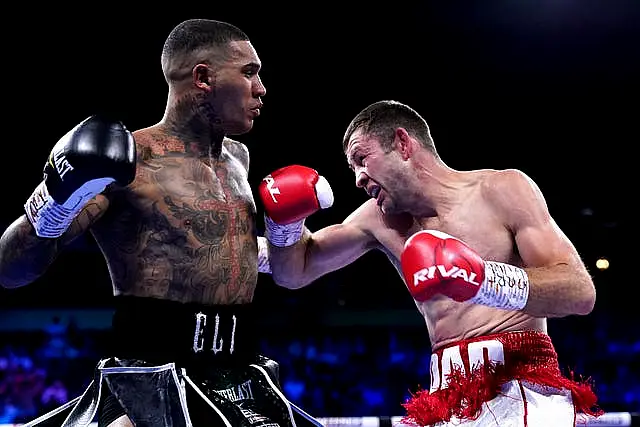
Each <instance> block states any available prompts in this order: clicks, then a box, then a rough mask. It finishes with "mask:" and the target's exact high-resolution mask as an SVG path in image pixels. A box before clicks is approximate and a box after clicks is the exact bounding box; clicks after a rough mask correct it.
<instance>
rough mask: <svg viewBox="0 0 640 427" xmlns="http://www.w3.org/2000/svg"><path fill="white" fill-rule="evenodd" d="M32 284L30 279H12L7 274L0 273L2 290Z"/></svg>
mask: <svg viewBox="0 0 640 427" xmlns="http://www.w3.org/2000/svg"><path fill="white" fill-rule="evenodd" d="M31 282H33V280H32V279H30V278H28V277H14V276H10V275H7V274H4V272H3V271H0V286H2V287H3V288H4V289H15V288H19V287H22V286H25V285H28V284H30V283H31Z"/></svg>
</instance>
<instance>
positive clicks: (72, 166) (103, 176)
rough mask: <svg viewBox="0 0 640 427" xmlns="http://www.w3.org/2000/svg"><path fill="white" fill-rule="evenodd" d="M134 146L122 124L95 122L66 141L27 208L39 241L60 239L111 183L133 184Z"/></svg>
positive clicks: (47, 166)
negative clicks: (88, 203)
mask: <svg viewBox="0 0 640 427" xmlns="http://www.w3.org/2000/svg"><path fill="white" fill-rule="evenodd" d="M135 172H136V145H135V141H134V139H133V135H132V134H131V132H129V131H128V130H127V128H126V127H125V126H124V125H123V124H122V123H121V122H119V121H114V120H111V119H107V118H105V117H101V116H96V115H94V116H91V117H89V118H87V119H85V120H84V121H82V122H80V124H78V125H77V126H75V127H74V128H73V129H71V130H70V131H69V132H68V133H67V134H66V135H64V136H63V137H62V138H61V139H60V140H59V141H58V142H57V143H56V145H55V146H54V147H53V150H51V154H49V159H48V160H47V162H46V163H45V166H44V179H43V180H42V182H41V183H40V185H38V186H37V187H36V189H35V190H34V192H33V194H31V196H30V197H29V199H28V200H27V202H26V203H25V205H24V209H25V211H26V214H27V218H29V221H30V222H31V224H32V225H33V228H34V229H35V231H36V234H37V235H38V236H40V237H50V238H55V237H59V236H60V235H62V234H63V233H64V232H65V231H66V229H67V228H68V227H69V225H71V222H72V221H73V219H74V218H75V217H76V215H77V214H78V213H79V212H80V210H81V209H82V208H83V207H84V206H85V205H86V203H87V202H88V201H89V200H91V199H92V198H93V197H95V196H96V195H97V194H99V193H101V192H102V191H103V190H104V189H105V187H106V186H107V185H109V184H111V183H113V182H115V183H117V184H119V185H127V184H130V183H131V182H132V181H133V179H134V178H135Z"/></svg>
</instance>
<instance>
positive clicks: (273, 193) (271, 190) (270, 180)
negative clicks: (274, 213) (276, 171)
mask: <svg viewBox="0 0 640 427" xmlns="http://www.w3.org/2000/svg"><path fill="white" fill-rule="evenodd" d="M263 181H265V182H266V183H267V190H269V194H270V195H271V199H272V200H273V203H278V201H277V200H276V194H278V195H279V194H280V189H279V188H278V187H274V186H273V184H275V181H274V179H273V177H272V176H271V175H267V176H266V177H264V178H263Z"/></svg>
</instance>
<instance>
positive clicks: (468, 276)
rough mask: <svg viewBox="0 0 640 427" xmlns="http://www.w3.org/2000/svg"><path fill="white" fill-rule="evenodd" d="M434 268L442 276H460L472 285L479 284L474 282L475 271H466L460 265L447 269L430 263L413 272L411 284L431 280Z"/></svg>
mask: <svg viewBox="0 0 640 427" xmlns="http://www.w3.org/2000/svg"><path fill="white" fill-rule="evenodd" d="M436 270H437V271H438V273H439V274H440V276H441V277H443V278H450V279H457V278H460V279H462V280H464V281H465V282H469V283H471V284H472V285H476V286H480V283H478V282H476V277H477V276H476V273H474V272H468V271H467V270H464V269H462V268H460V267H456V266H453V267H451V268H450V269H449V270H447V267H445V266H444V265H432V266H431V267H426V268H423V269H421V270H418V271H416V272H415V273H413V286H418V285H420V283H421V282H424V281H425V280H431V279H433V278H434V277H435V274H436Z"/></svg>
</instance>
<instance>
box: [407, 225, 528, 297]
mask: <svg viewBox="0 0 640 427" xmlns="http://www.w3.org/2000/svg"><path fill="white" fill-rule="evenodd" d="M400 264H401V268H402V273H403V276H404V279H405V281H406V283H407V287H408V288H409V291H410V293H411V295H412V296H413V298H414V299H415V300H416V301H420V302H422V301H426V300H429V299H431V298H432V297H433V296H434V295H436V294H440V295H445V296H447V297H449V298H451V299H453V300H455V301H458V302H464V301H468V302H471V303H476V304H484V305H488V306H491V307H498V308H504V309H521V308H523V307H524V306H525V305H526V302H527V298H528V295H529V280H528V277H527V274H526V272H525V271H524V270H522V269H521V268H519V267H516V266H513V265H510V264H504V263H501V262H494V261H484V260H483V259H482V258H481V257H480V255H478V254H477V253H476V252H475V251H474V250H473V249H471V248H470V247H469V246H467V245H466V244H465V243H464V242H462V241H461V240H459V239H456V238H455V237H453V236H450V235H448V234H446V233H443V232H440V231H435V230H423V231H419V232H417V233H415V234H414V235H413V236H411V237H409V239H407V241H406V243H405V246H404V250H403V251H402V254H401V258H400Z"/></svg>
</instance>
